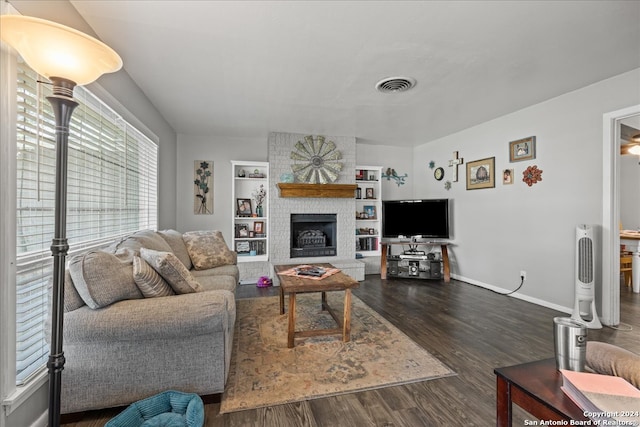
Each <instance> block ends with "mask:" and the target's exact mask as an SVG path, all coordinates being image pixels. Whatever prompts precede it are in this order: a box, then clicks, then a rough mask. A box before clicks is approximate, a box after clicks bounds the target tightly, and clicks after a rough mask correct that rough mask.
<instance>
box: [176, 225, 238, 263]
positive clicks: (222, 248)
mask: <svg viewBox="0 0 640 427" xmlns="http://www.w3.org/2000/svg"><path fill="white" fill-rule="evenodd" d="M182 240H184V243H185V245H186V246H187V251H188V252H189V258H191V262H192V263H193V268H194V269H196V270H207V269H209V268H214V267H219V266H221V265H229V264H235V263H236V262H237V254H236V253H235V252H233V251H232V250H230V249H229V247H228V246H227V243H226V242H225V241H224V237H223V236H222V233H221V232H220V231H189V232H187V233H184V234H183V235H182Z"/></svg>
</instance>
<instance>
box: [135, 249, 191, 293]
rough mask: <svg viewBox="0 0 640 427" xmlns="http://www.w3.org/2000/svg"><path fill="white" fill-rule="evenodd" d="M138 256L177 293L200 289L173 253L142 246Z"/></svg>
mask: <svg viewBox="0 0 640 427" xmlns="http://www.w3.org/2000/svg"><path fill="white" fill-rule="evenodd" d="M140 256H141V257H142V259H144V260H145V261H147V262H148V263H149V265H150V266H151V267H153V269H154V270H155V271H157V272H158V274H160V275H161V276H162V278H163V279H164V280H166V281H167V283H169V285H170V286H171V287H172V288H173V290H174V291H175V292H176V293H177V294H190V293H192V292H200V291H201V290H202V287H201V286H200V284H199V283H198V282H197V281H196V280H195V279H194V278H193V276H192V275H191V273H189V270H187V267H185V266H184V264H183V263H181V262H180V260H179V259H178V257H176V256H175V255H174V254H173V253H171V252H158V251H154V250H152V249H146V248H142V249H140Z"/></svg>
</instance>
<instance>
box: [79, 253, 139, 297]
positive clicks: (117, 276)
mask: <svg viewBox="0 0 640 427" xmlns="http://www.w3.org/2000/svg"><path fill="white" fill-rule="evenodd" d="M69 272H70V274H71V278H72V280H73V284H74V285H75V287H76V289H77V290H78V294H80V296H81V297H82V300H83V301H84V302H85V303H86V304H87V305H88V306H89V307H91V308H93V309H96V308H101V307H106V306H107V305H109V304H113V303H114V302H116V301H121V300H126V299H138V298H142V297H143V296H142V293H141V292H140V289H138V286H136V282H135V281H134V280H133V254H132V252H131V251H130V250H128V249H124V250H119V251H118V252H116V253H115V254H111V253H108V252H104V251H91V252H87V253H85V254H82V255H78V256H76V257H74V258H72V259H71V260H70V262H69Z"/></svg>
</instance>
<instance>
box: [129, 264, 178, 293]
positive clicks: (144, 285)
mask: <svg viewBox="0 0 640 427" xmlns="http://www.w3.org/2000/svg"><path fill="white" fill-rule="evenodd" d="M133 280H135V282H136V285H138V288H139V289H140V291H141V292H142V295H144V296H145V298H153V297H166V296H169V295H175V294H176V293H175V292H174V291H173V288H172V287H171V286H169V284H168V283H167V282H166V281H165V280H164V279H163V278H162V276H160V275H159V274H158V273H157V272H156V271H155V270H154V269H153V268H152V267H151V266H150V265H149V264H148V263H147V262H146V261H145V260H143V259H142V258H140V257H139V256H137V255H136V256H134V257H133Z"/></svg>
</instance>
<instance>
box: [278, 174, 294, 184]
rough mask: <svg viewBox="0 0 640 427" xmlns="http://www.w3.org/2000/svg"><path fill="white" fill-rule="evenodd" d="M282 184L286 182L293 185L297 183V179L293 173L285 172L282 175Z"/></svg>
mask: <svg viewBox="0 0 640 427" xmlns="http://www.w3.org/2000/svg"><path fill="white" fill-rule="evenodd" d="M280 182H286V183H288V184H291V183H293V182H295V177H294V176H293V174H292V173H291V172H284V173H282V174H280Z"/></svg>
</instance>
